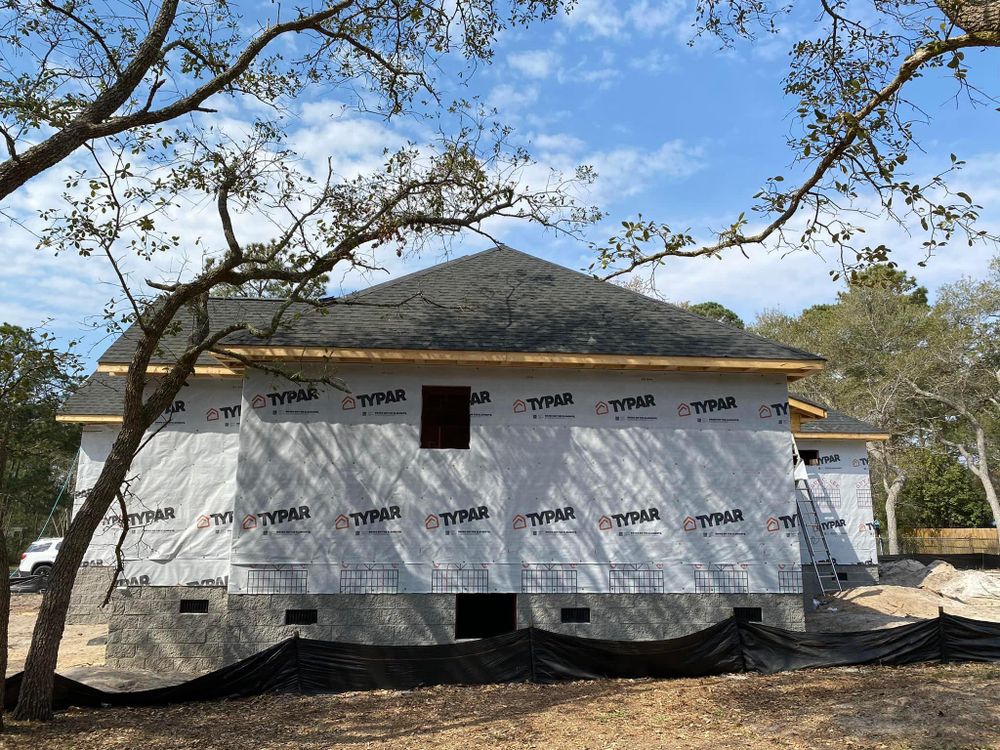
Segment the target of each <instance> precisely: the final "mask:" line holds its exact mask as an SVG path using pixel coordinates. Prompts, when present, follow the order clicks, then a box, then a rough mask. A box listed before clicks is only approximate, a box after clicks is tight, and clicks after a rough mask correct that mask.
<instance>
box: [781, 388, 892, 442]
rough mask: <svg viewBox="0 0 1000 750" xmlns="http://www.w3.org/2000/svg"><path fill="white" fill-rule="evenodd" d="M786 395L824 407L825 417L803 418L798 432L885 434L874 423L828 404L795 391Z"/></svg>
mask: <svg viewBox="0 0 1000 750" xmlns="http://www.w3.org/2000/svg"><path fill="white" fill-rule="evenodd" d="M788 395H789V397H791V398H797V399H798V400H799V401H805V402H806V403H807V404H812V405H813V406H818V407H819V408H820V409H826V418H825V419H809V420H804V421H803V422H802V425H801V427H800V428H799V432H801V433H808V434H810V435H817V436H822V435H823V434H824V433H825V434H828V435H829V434H833V433H854V434H858V435H884V434H886V430H882V429H879V428H878V427H876V426H875V425H872V424H869V423H868V422H865V421H863V420H860V419H856V418H855V417H852V416H851V415H850V414H845V413H844V412H842V411H837V410H836V409H831V408H830V407H829V406H827V405H826V404H823V403H820V402H819V401H814V400H812V399H809V398H806V397H805V396H800V395H799V394H797V393H789V394H788Z"/></svg>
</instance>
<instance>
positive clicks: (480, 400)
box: [469, 391, 493, 406]
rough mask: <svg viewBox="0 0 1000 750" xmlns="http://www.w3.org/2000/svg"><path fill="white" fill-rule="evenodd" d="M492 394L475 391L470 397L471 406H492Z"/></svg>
mask: <svg viewBox="0 0 1000 750" xmlns="http://www.w3.org/2000/svg"><path fill="white" fill-rule="evenodd" d="M491 403H493V402H492V401H490V392H489V391H473V392H472V394H471V395H470V396H469V405H470V406H481V405H482V404H491Z"/></svg>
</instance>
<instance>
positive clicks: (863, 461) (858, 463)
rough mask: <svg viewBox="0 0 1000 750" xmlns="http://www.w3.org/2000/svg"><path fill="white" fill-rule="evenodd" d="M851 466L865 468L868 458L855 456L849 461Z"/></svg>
mask: <svg viewBox="0 0 1000 750" xmlns="http://www.w3.org/2000/svg"><path fill="white" fill-rule="evenodd" d="M851 466H854V467H862V466H863V467H864V468H866V469H867V468H868V459H867V458H856V459H854V460H853V461H851Z"/></svg>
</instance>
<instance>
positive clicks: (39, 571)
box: [17, 536, 62, 578]
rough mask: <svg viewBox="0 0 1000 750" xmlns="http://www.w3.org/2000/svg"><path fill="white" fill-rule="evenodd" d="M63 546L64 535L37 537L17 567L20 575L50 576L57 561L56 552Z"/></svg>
mask: <svg viewBox="0 0 1000 750" xmlns="http://www.w3.org/2000/svg"><path fill="white" fill-rule="evenodd" d="M61 546H62V537H61V536H60V537H49V538H47V539H36V540H35V541H34V542H32V543H31V544H30V545H29V546H28V549H27V551H26V552H24V553H23V554H22V555H21V564H20V565H19V566H18V568H17V574H18V575H19V576H22V577H23V576H39V577H41V578H48V577H49V573H51V572H52V565H53V563H55V561H56V554H57V553H58V552H59V548H60V547H61Z"/></svg>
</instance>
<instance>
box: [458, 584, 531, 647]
mask: <svg viewBox="0 0 1000 750" xmlns="http://www.w3.org/2000/svg"><path fill="white" fill-rule="evenodd" d="M515 630H517V594H456V595H455V639H456V640H459V639H462V638H492V637H493V636H495V635H503V634H504V633H513V632H514V631H515Z"/></svg>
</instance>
